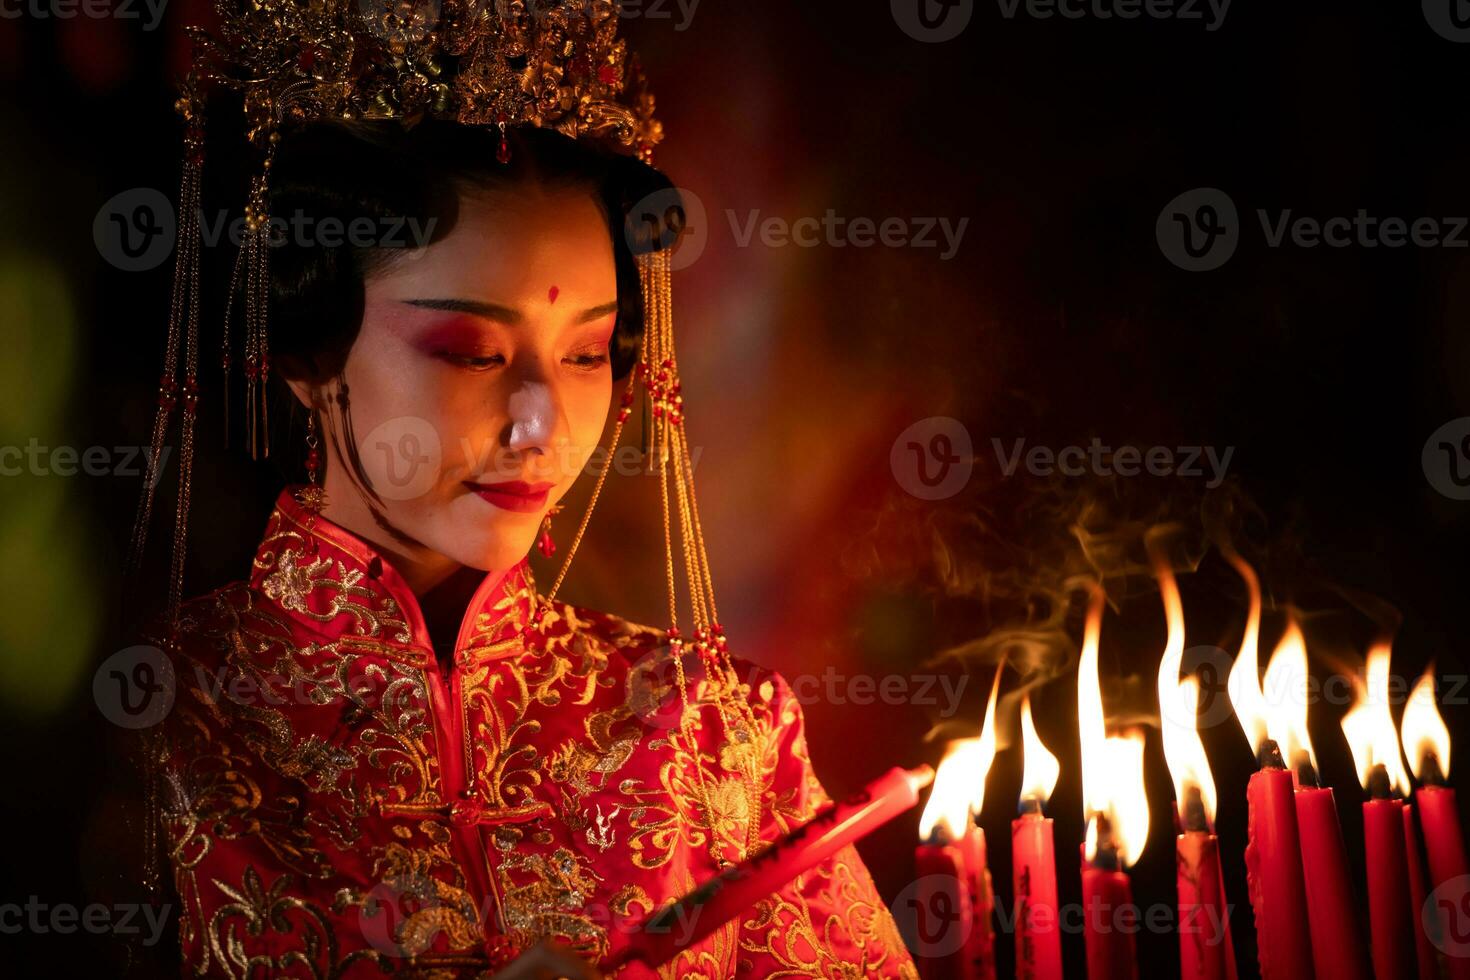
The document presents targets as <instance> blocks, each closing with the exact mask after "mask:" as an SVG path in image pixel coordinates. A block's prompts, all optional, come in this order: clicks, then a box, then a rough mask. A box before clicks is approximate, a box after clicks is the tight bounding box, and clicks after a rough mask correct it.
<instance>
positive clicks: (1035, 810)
mask: <svg viewBox="0 0 1470 980" xmlns="http://www.w3.org/2000/svg"><path fill="white" fill-rule="evenodd" d="M1016 812H1017V813H1019V814H1020V815H1021V816H1023V817H1024V816H1028V815H1031V814H1034V815H1036V816H1038V817H1039V816H1041V815H1042V804H1041V797H1039V796H1023V797H1021V802H1020V803H1019V804H1018V805H1017V806H1016Z"/></svg>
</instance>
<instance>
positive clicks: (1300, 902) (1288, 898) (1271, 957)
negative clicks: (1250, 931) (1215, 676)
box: [1245, 740, 1314, 980]
mask: <svg viewBox="0 0 1470 980" xmlns="http://www.w3.org/2000/svg"><path fill="white" fill-rule="evenodd" d="M1262 755H1263V757H1264V758H1265V759H1266V763H1265V765H1263V766H1262V767H1261V769H1260V770H1259V771H1258V772H1256V773H1253V774H1252V775H1251V778H1250V782H1249V784H1248V785H1247V786H1246V802H1247V804H1248V813H1249V816H1248V818H1247V819H1248V827H1247V832H1248V840H1247V843H1246V846H1245V868H1246V885H1247V888H1248V890H1249V892H1250V900H1251V908H1252V909H1253V910H1254V911H1255V916H1256V944H1257V948H1258V951H1259V952H1258V959H1259V961H1260V968H1261V976H1262V977H1264V978H1265V980H1301V978H1303V977H1310V976H1313V975H1314V974H1313V972H1312V947H1311V938H1310V936H1311V930H1310V929H1309V928H1308V927H1307V922H1308V919H1307V894H1306V883H1305V880H1304V877H1303V875H1302V859H1301V841H1300V839H1299V837H1298V835H1297V824H1296V802H1295V796H1296V786H1295V785H1294V782H1293V780H1292V777H1291V773H1289V772H1287V771H1286V769H1285V768H1283V766H1282V763H1281V754H1280V752H1279V751H1277V749H1276V743H1275V742H1272V741H1269V740H1268V741H1267V742H1266V743H1265V746H1264V748H1263V750H1262Z"/></svg>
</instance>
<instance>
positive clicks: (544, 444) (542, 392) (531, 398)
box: [507, 377, 568, 456]
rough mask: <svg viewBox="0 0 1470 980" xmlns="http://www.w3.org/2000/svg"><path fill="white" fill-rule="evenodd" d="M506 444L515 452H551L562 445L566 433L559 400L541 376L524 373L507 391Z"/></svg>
mask: <svg viewBox="0 0 1470 980" xmlns="http://www.w3.org/2000/svg"><path fill="white" fill-rule="evenodd" d="M507 408H508V411H509V413H510V438H509V439H508V440H507V445H508V447H509V448H510V449H511V450H512V451H514V452H517V453H530V452H538V453H540V454H541V455H543V456H547V455H551V454H552V453H553V452H554V451H555V450H556V449H558V448H559V447H562V446H565V445H566V443H567V441H568V437H567V435H566V432H565V426H564V425H563V421H564V418H565V413H564V412H563V411H562V407H561V400H560V398H559V397H558V395H557V392H556V389H555V388H554V387H553V386H552V385H550V384H548V383H547V382H545V381H543V380H539V379H536V378H531V377H527V378H525V379H524V380H523V381H522V382H521V384H520V386H519V387H518V388H517V389H516V390H514V391H512V392H511V394H510V399H509V402H508V405H507Z"/></svg>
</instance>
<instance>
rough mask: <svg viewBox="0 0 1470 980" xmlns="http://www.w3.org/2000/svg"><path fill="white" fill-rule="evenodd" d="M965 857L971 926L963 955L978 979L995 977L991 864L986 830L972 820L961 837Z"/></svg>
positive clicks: (961, 848)
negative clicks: (986, 851) (988, 857)
mask: <svg viewBox="0 0 1470 980" xmlns="http://www.w3.org/2000/svg"><path fill="white" fill-rule="evenodd" d="M959 847H960V854H961V856H962V857H963V858H964V868H963V871H964V878H963V881H964V886H965V891H966V892H967V893H968V894H969V897H970V919H969V922H970V928H969V931H968V932H967V933H966V934H965V948H964V957H965V963H966V965H967V967H968V968H969V970H970V972H969V973H968V974H966V976H972V977H976V978H979V980H994V978H995V930H994V929H993V928H991V925H990V913H991V912H992V911H993V910H994V909H995V892H994V891H993V890H992V889H991V887H990V867H989V865H988V864H987V863H986V857H985V831H983V830H981V829H980V828H979V827H977V826H975V824H974V823H973V822H972V823H971V824H970V827H969V830H968V831H966V833H965V836H964V837H962V838H960V842H959Z"/></svg>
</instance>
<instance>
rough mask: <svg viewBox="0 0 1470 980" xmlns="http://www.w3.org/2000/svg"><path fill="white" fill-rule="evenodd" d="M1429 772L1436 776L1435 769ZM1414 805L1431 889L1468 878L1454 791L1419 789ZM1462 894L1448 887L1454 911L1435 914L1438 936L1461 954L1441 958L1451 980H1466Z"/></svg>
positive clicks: (1468, 953) (1468, 957) (1468, 954)
mask: <svg viewBox="0 0 1470 980" xmlns="http://www.w3.org/2000/svg"><path fill="white" fill-rule="evenodd" d="M1432 771H1434V772H1437V767H1436V768H1435V769H1434V770H1432ZM1414 802H1415V803H1416V805H1417V806H1418V808H1419V825H1420V827H1421V828H1423V831H1424V849H1425V851H1426V852H1427V853H1428V854H1429V879H1430V883H1431V884H1432V885H1433V887H1434V888H1435V889H1438V888H1440V887H1441V886H1443V885H1444V884H1445V883H1446V882H1451V881H1454V880H1455V879H1456V878H1460V877H1462V876H1464V875H1467V874H1470V865H1467V864H1466V862H1465V838H1464V836H1463V835H1462V833H1461V831H1460V808H1459V806H1458V805H1457V804H1456V802H1455V791H1454V790H1452V789H1450V788H1448V787H1446V786H1436V785H1428V786H1420V787H1419V789H1418V790H1416V791H1415V793H1414ZM1466 894H1467V890H1466V888H1464V887H1461V888H1458V889H1456V888H1454V886H1451V889H1450V893H1449V895H1448V898H1449V900H1450V901H1452V902H1454V903H1455V908H1454V909H1453V911H1447V910H1446V909H1443V908H1441V909H1439V910H1438V911H1439V928H1440V935H1442V936H1444V937H1445V943H1446V944H1447V945H1449V944H1453V945H1454V947H1455V949H1456V950H1457V951H1459V952H1461V953H1462V955H1453V954H1451V955H1447V956H1446V957H1445V960H1446V962H1447V963H1448V965H1449V975H1450V977H1451V978H1453V980H1470V949H1464V947H1465V940H1464V939H1462V938H1460V935H1461V934H1463V932H1464V930H1465V926H1464V921H1463V917H1464V911H1463V908H1462V903H1461V899H1462V898H1463V897H1464V896H1465V895H1466ZM1440 948H1441V949H1443V948H1444V947H1443V946H1441V947H1440Z"/></svg>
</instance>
